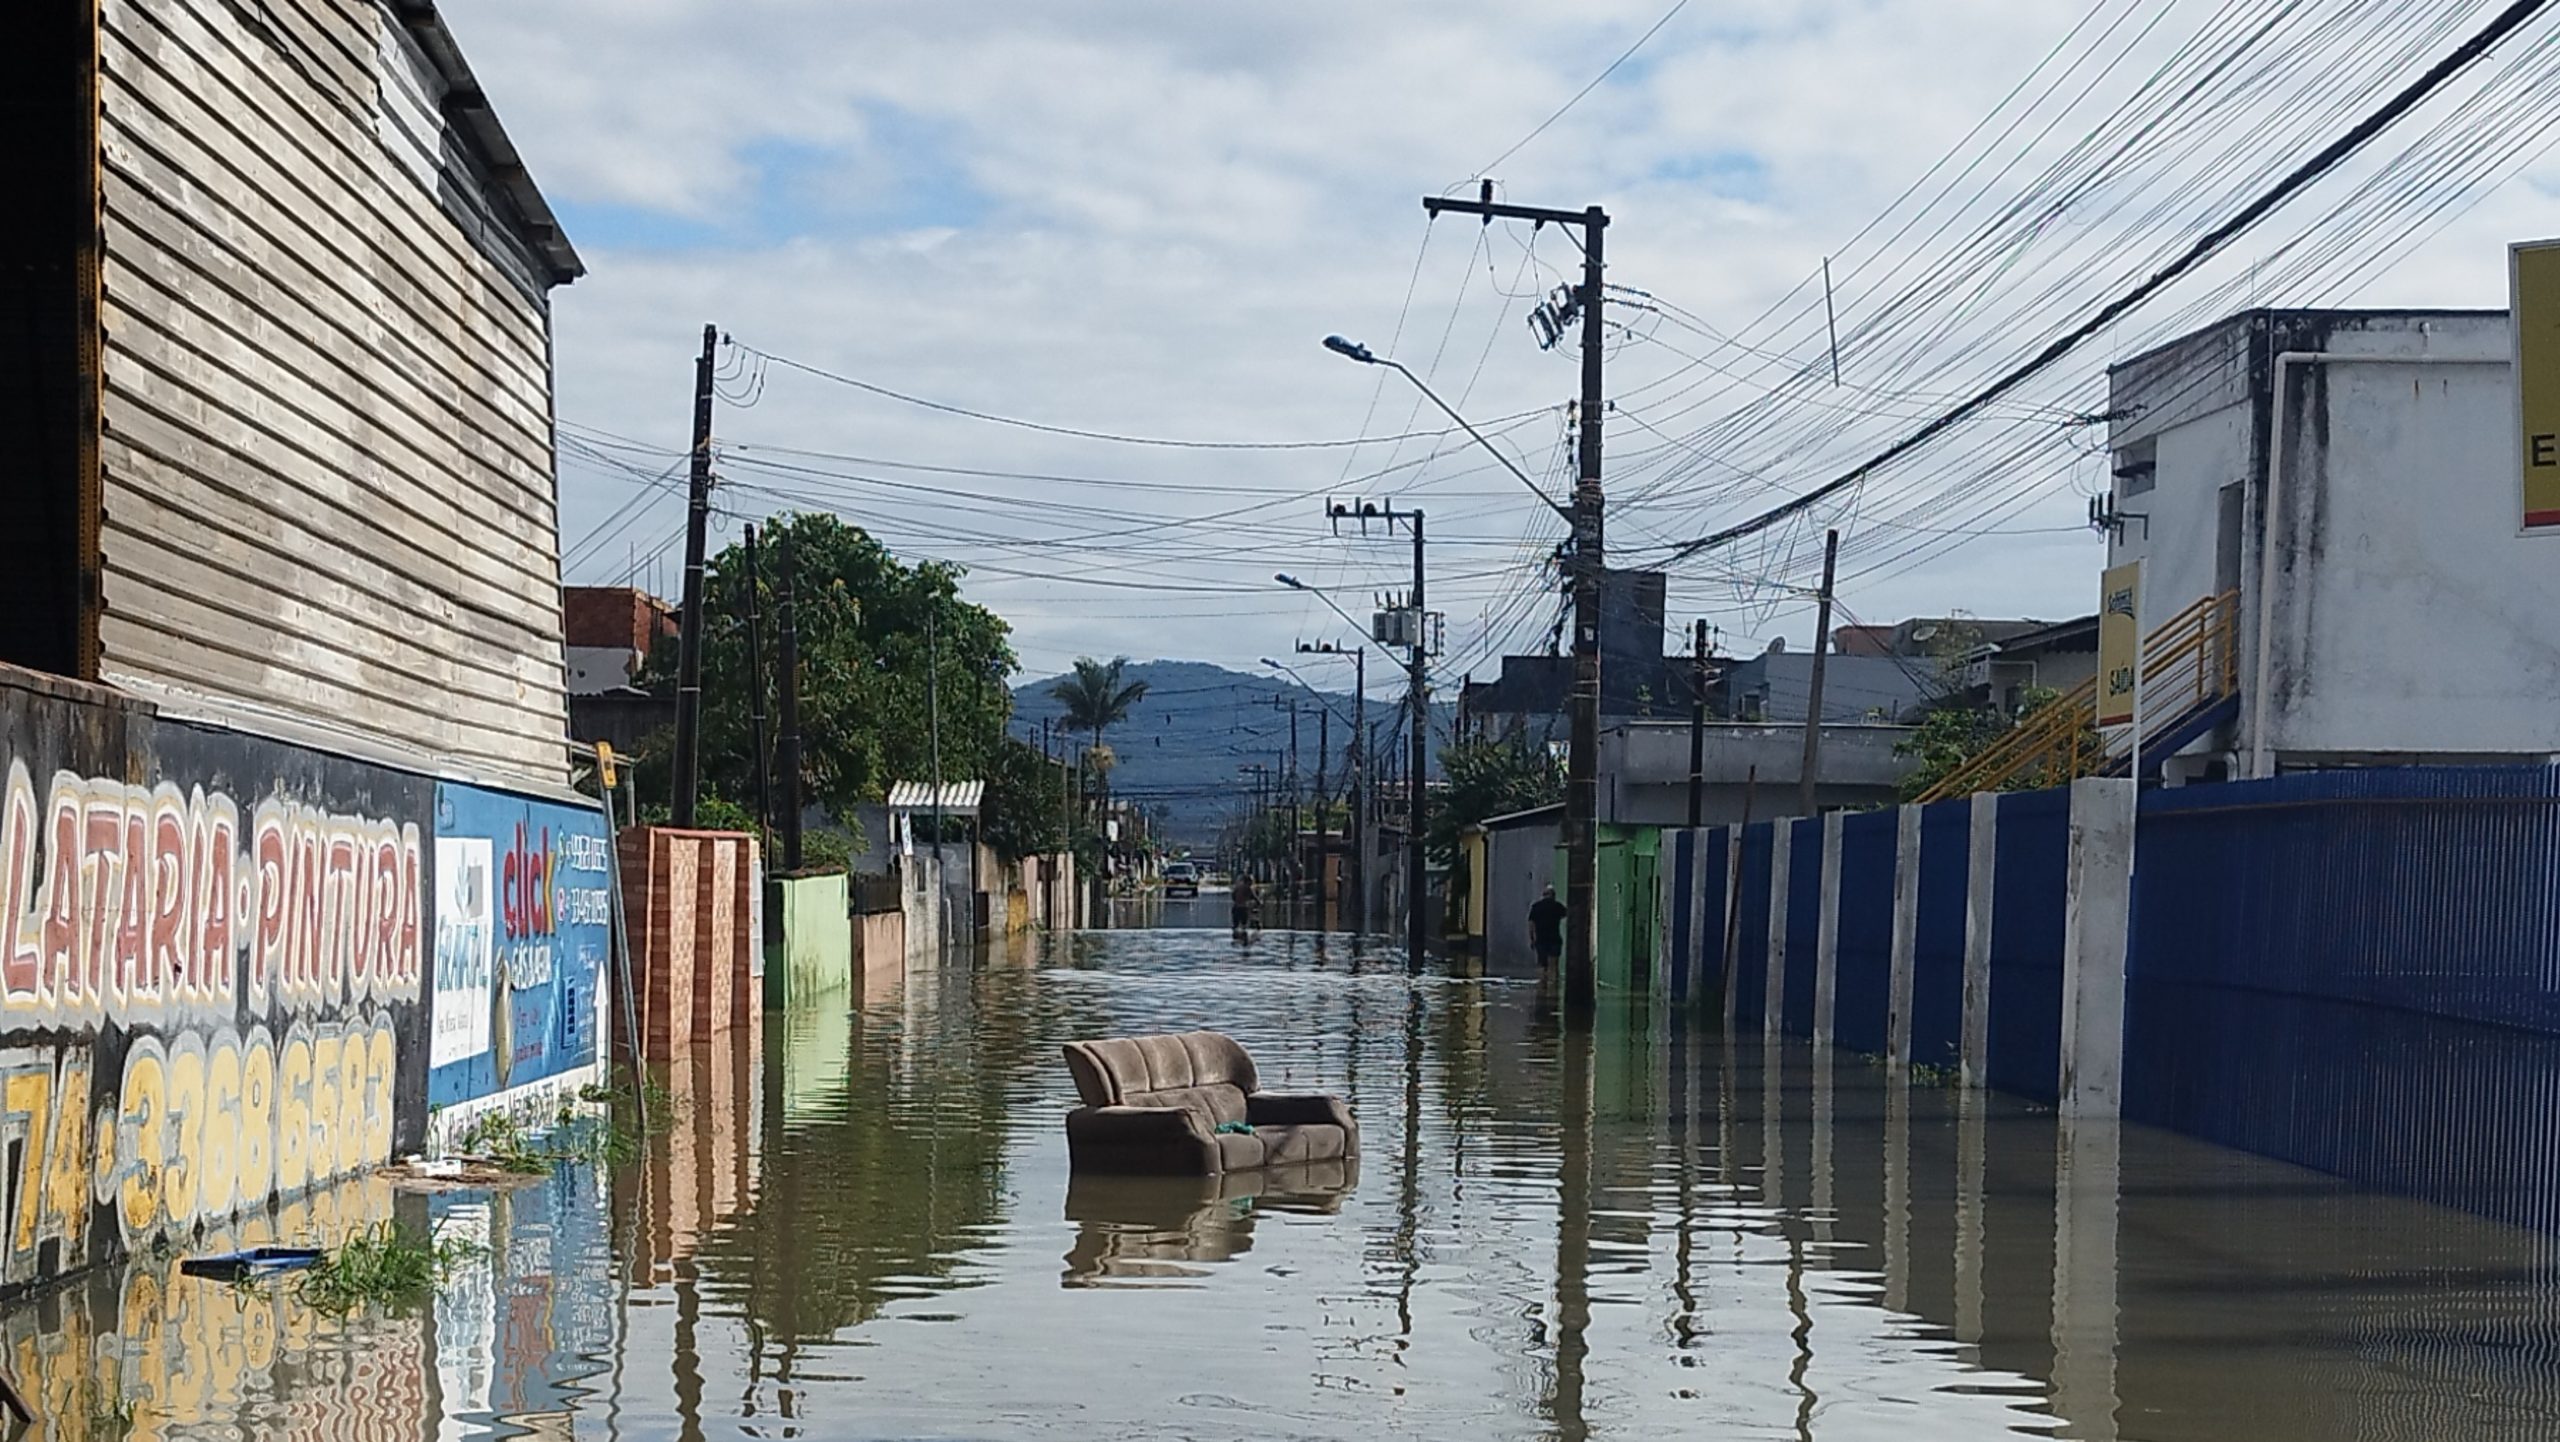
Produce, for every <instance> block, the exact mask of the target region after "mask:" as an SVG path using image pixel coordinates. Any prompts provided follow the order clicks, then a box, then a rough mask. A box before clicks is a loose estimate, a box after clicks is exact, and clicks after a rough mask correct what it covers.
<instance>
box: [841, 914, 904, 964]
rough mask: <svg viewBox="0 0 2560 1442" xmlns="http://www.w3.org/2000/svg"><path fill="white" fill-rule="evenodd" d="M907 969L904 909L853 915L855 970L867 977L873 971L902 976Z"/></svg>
mask: <svg viewBox="0 0 2560 1442" xmlns="http://www.w3.org/2000/svg"><path fill="white" fill-rule="evenodd" d="M906 969H907V918H906V914H905V913H904V912H898V911H882V912H875V913H872V914H871V915H868V916H860V917H856V918H854V971H855V974H857V975H859V976H861V977H862V978H863V979H865V980H866V981H868V980H869V979H870V978H871V977H873V976H876V975H890V976H902V975H904V974H905V973H906Z"/></svg>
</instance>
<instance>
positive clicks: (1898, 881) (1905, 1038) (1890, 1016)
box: [1884, 806, 1920, 1070]
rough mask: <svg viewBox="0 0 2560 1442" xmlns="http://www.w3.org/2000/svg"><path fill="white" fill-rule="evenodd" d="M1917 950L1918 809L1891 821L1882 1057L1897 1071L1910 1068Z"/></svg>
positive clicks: (1906, 810)
mask: <svg viewBox="0 0 2560 1442" xmlns="http://www.w3.org/2000/svg"><path fill="white" fill-rule="evenodd" d="M1919 949H1920V808H1919V807H1917V806H1905V807H1903V808H1902V809H1901V811H1900V813H1899V814H1898V815H1897V816H1896V817H1895V828H1894V840H1893V965H1892V969H1891V971H1890V972H1889V973H1888V974H1887V978H1886V983H1885V987H1886V996H1885V1033H1884V1055H1885V1061H1886V1063H1887V1064H1888V1065H1890V1066H1892V1067H1894V1068H1895V1069H1897V1070H1899V1069H1901V1068H1903V1067H1907V1066H1909V1065H1910V1064H1911V978H1912V973H1913V971H1914V970H1915V968H1916V961H1917V957H1918V953H1919Z"/></svg>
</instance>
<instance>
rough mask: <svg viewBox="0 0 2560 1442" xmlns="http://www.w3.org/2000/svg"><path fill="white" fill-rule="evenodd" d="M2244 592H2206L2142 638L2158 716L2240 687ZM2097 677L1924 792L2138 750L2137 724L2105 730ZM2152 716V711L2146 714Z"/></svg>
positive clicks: (2074, 770) (2146, 687)
mask: <svg viewBox="0 0 2560 1442" xmlns="http://www.w3.org/2000/svg"><path fill="white" fill-rule="evenodd" d="M2239 600H2240V597H2239V593H2238V592H2236V591H2225V592H2223V593H2222V594H2220V595H2218V596H2206V597H2204V598H2202V599H2200V600H2198V601H2197V602H2196V603H2195V604H2193V605H2191V606H2189V607H2187V608H2186V609H2185V610H2183V611H2180V612H2179V613H2178V614H2177V615H2175V616H2172V617H2170V618H2169V619H2168V620H2167V621H2166V622H2164V623H2162V624H2161V625H2160V627H2159V628H2158V629H2157V630H2154V631H2153V632H2152V633H2151V634H2150V636H2149V637H2147V638H2145V640H2144V642H2143V648H2142V649H2143V654H2142V686H2143V693H2144V699H2145V701H2146V703H2148V704H2147V705H2146V708H2145V709H2146V710H2147V711H2149V712H2150V715H2151V716H2176V715H2185V714H2187V713H2188V712H2190V711H2193V710H2195V709H2196V708H2197V707H2199V706H2203V705H2205V704H2207V703H2209V702H2213V701H2218V700H2220V699H2222V698H2223V697H2225V696H2228V695H2231V694H2233V693H2234V692H2236V691H2237V690H2238V689H2239V664H2240V657H2239V646H2238V645H2237V644H2236V643H2237V636H2236V634H2235V625H2234V623H2235V620H2236V618H2237V616H2238V614H2239ZM2097 718H2098V683H2097V679H2096V678H2095V677H2092V678H2090V679H2089V680H2087V681H2083V682H2081V683H2080V684H2079V685H2077V686H2074V687H2073V688H2071V689H2070V690H2069V691H2066V692H2064V693H2063V694H2062V695H2060V696H2057V697H2055V698H2054V699H2053V700H2051V701H2048V702H2046V703H2045V704H2044V705H2042V706H2040V707H2037V708H2036V709H2035V711H2033V712H2032V713H2030V714H2029V715H2027V716H2026V717H2024V718H2023V719H2021V720H2020V721H2019V722H2018V724H2017V725H2016V726H2014V727H2012V728H2010V730H2009V731H2008V732H2007V734H2005V735H2003V736H2001V737H2000V738H1999V739H1998V740H1996V741H1994V742H1993V743H1992V744H1991V745H1989V746H1987V747H1985V748H1983V750H1982V751H1981V752H1980V753H1979V754H1977V755H1975V756H1973V757H1971V758H1969V759H1967V760H1966V762H1965V763H1964V764H1963V765H1962V766H1959V767H1957V768H1956V769H1955V770H1953V771H1950V772H1948V773H1947V774H1946V775H1945V776H1943V777H1940V778H1939V779H1938V782H1937V784H1935V785H1933V786H1931V787H1930V788H1929V789H1928V790H1927V791H1924V792H1922V793H1921V795H1920V799H1921V800H1922V801H1942V800H1945V799H1946V798H1948V797H1951V796H1968V795H1971V794H1973V793H1974V792H1977V791H1999V790H2003V789H2006V788H2007V787H2008V786H2009V784H2010V783H2011V782H2013V781H2016V780H2017V779H2019V778H2020V777H2023V776H2030V775H2036V776H2039V777H2040V779H2042V780H2043V781H2045V782H2046V784H2049V785H2050V784H2057V783H2059V782H2063V781H2068V780H2070V779H2071V778H2073V777H2076V776H2086V775H2089V774H2091V773H2092V772H2095V771H2100V770H2103V769H2105V767H2106V765H2107V763H2108V762H2109V761H2110V760H2112V759H2113V758H2115V757H2116V756H2119V755H2124V754H2127V753H2129V752H2130V751H2131V749H2132V747H2133V743H2134V735H2133V729H2134V728H2131V727H2127V728H2126V729H2125V730H2124V731H2122V732H2120V733H2118V735H2116V736H2115V737H2112V738H2099V737H2097V736H2095V735H2094V734H2093V733H2095V731H2096V730H2097ZM2145 719H2146V720H2147V719H2149V718H2148V717H2146V718H2145Z"/></svg>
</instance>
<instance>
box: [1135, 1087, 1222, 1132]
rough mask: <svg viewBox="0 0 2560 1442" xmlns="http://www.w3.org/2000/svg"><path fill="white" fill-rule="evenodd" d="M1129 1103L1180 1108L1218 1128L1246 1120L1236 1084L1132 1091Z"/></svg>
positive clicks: (1213, 1129)
mask: <svg viewBox="0 0 2560 1442" xmlns="http://www.w3.org/2000/svg"><path fill="white" fill-rule="evenodd" d="M1127 1104H1128V1105H1130V1106H1135V1107H1180V1108H1182V1109H1183V1110H1184V1111H1187V1112H1190V1113H1193V1114H1194V1115H1196V1116H1198V1117H1200V1118H1201V1119H1202V1120H1203V1121H1204V1122H1205V1123H1206V1129H1207V1130H1210V1131H1216V1130H1217V1129H1218V1125H1219V1124H1220V1123H1222V1122H1240V1121H1243V1120H1244V1119H1245V1116H1244V1111H1245V1103H1244V1093H1243V1092H1241V1091H1238V1090H1236V1089H1235V1088H1234V1087H1232V1086H1224V1085H1220V1086H1199V1087H1174V1088H1170V1089H1168V1090H1165V1091H1153V1092H1131V1093H1130V1094H1129V1100H1128V1103H1127Z"/></svg>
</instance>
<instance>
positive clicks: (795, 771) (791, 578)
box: [776, 531, 806, 871]
mask: <svg viewBox="0 0 2560 1442" xmlns="http://www.w3.org/2000/svg"><path fill="white" fill-rule="evenodd" d="M776 559H777V560H778V561H779V562H780V563H781V569H782V594H781V596H780V598H779V599H780V602H781V604H780V605H779V606H778V607H776V609H777V610H778V611H779V612H780V613H781V621H782V757H781V763H782V764H781V771H782V869H783V870H784V871H798V870H799V869H800V868H801V867H802V866H803V865H804V864H806V857H805V856H804V855H803V853H802V851H801V845H800V842H801V836H800V810H801V807H800V609H799V589H800V578H799V576H798V575H797V573H796V571H795V568H794V566H793V564H792V555H791V533H790V532H788V531H786V532H784V533H783V536H782V542H781V547H780V554H779V555H778V556H777V558H776Z"/></svg>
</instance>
